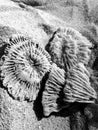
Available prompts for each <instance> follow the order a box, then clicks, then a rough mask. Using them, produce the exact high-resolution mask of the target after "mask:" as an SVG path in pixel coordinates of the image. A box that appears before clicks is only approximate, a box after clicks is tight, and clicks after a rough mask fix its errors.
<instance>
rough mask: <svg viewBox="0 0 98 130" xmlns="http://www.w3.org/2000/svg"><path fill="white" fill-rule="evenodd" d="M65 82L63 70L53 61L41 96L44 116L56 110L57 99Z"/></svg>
mask: <svg viewBox="0 0 98 130" xmlns="http://www.w3.org/2000/svg"><path fill="white" fill-rule="evenodd" d="M64 83H65V71H64V70H63V69H60V68H59V67H57V65H56V64H55V63H54V64H53V65H52V68H51V71H50V73H49V78H48V80H47V81H46V84H45V90H44V92H43V96H42V105H43V111H44V115H45V116H49V115H50V113H51V112H58V111H59V108H58V103H57V100H58V98H59V96H60V92H61V90H62V88H63V87H64Z"/></svg>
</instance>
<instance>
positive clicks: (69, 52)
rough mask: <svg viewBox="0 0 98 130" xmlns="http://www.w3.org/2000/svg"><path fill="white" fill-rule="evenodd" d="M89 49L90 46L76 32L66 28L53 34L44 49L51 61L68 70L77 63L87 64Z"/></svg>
mask: <svg viewBox="0 0 98 130" xmlns="http://www.w3.org/2000/svg"><path fill="white" fill-rule="evenodd" d="M91 47H92V44H91V43H90V42H89V41H88V40H87V39H86V38H85V37H84V36H82V35H81V34H80V33H79V32H78V31H76V30H75V29H72V28H69V27H68V28H67V27H66V28H64V29H58V30H57V31H56V32H55V33H54V35H53V37H52V38H51V40H50V42H49V44H48V45H47V47H46V48H47V51H49V53H50V55H51V56H52V61H53V62H55V63H56V64H57V65H58V66H59V67H61V68H64V67H65V69H66V70H68V69H70V68H71V67H74V66H76V64H77V63H79V62H82V63H84V64H88V61H89V58H90V53H91V50H90V48H91Z"/></svg>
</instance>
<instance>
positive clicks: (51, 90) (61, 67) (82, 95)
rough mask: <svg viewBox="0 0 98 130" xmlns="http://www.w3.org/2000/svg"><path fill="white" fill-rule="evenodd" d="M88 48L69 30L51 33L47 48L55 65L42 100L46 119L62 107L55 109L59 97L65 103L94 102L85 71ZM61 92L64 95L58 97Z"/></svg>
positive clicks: (88, 53)
mask: <svg viewBox="0 0 98 130" xmlns="http://www.w3.org/2000/svg"><path fill="white" fill-rule="evenodd" d="M91 47H92V44H91V43H90V42H89V41H88V40H87V39H86V38H85V37H84V36H82V35H81V34H80V33H79V32H77V31H76V30H74V29H72V28H65V29H58V30H57V31H56V32H55V33H54V36H53V37H52V38H51V40H50V43H49V44H48V46H47V47H46V49H47V51H48V52H49V54H50V55H51V58H52V61H53V62H54V64H53V65H52V68H51V71H50V73H49V79H48V80H47V82H46V84H45V90H44V92H43V97H42V104H43V110H44V115H45V116H49V115H50V114H51V113H52V112H58V111H59V110H61V109H62V108H63V107H62V106H59V107H58V102H57V101H58V99H59V98H62V99H61V100H62V101H64V103H65V104H68V103H73V102H79V103H94V102H95V99H96V98H97V97H96V92H95V90H94V89H93V88H92V87H91V84H90V80H89V79H90V73H89V71H88V70H87V65H88V61H89V59H90V53H91V50H90V48H91ZM61 89H62V92H63V96H61V95H60V91H61ZM60 96H61V97H60ZM65 107H66V106H65Z"/></svg>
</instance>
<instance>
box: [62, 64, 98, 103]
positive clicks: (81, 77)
mask: <svg viewBox="0 0 98 130" xmlns="http://www.w3.org/2000/svg"><path fill="white" fill-rule="evenodd" d="M89 76H90V75H89V72H88V71H87V69H86V68H85V66H84V65H83V63H79V64H78V65H77V66H76V67H74V68H72V69H70V70H69V72H68V73H67V78H66V84H65V87H64V95H65V97H64V99H63V100H64V101H66V102H80V103H94V101H95V99H96V98H97V95H96V92H95V90H94V89H93V88H92V87H91V84H90V81H89Z"/></svg>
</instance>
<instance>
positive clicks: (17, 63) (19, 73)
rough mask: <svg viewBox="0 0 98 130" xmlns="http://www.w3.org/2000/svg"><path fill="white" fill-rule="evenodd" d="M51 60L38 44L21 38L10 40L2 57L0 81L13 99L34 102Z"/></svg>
mask: <svg viewBox="0 0 98 130" xmlns="http://www.w3.org/2000/svg"><path fill="white" fill-rule="evenodd" d="M50 66H51V59H50V56H49V54H48V53H47V52H46V51H45V50H44V49H42V48H41V47H40V46H39V44H38V43H34V42H33V40H30V39H29V38H25V37H23V36H17V37H16V38H15V37H14V38H11V39H10V42H9V45H8V46H7V48H6V49H5V55H3V57H2V65H1V79H2V82H3V86H5V87H6V88H7V89H8V92H9V94H11V95H12V96H13V97H14V98H15V99H19V100H26V99H27V100H30V101H32V100H35V98H36V96H37V93H38V91H39V89H40V81H41V79H42V78H43V76H44V75H45V73H46V72H49V70H50Z"/></svg>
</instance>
